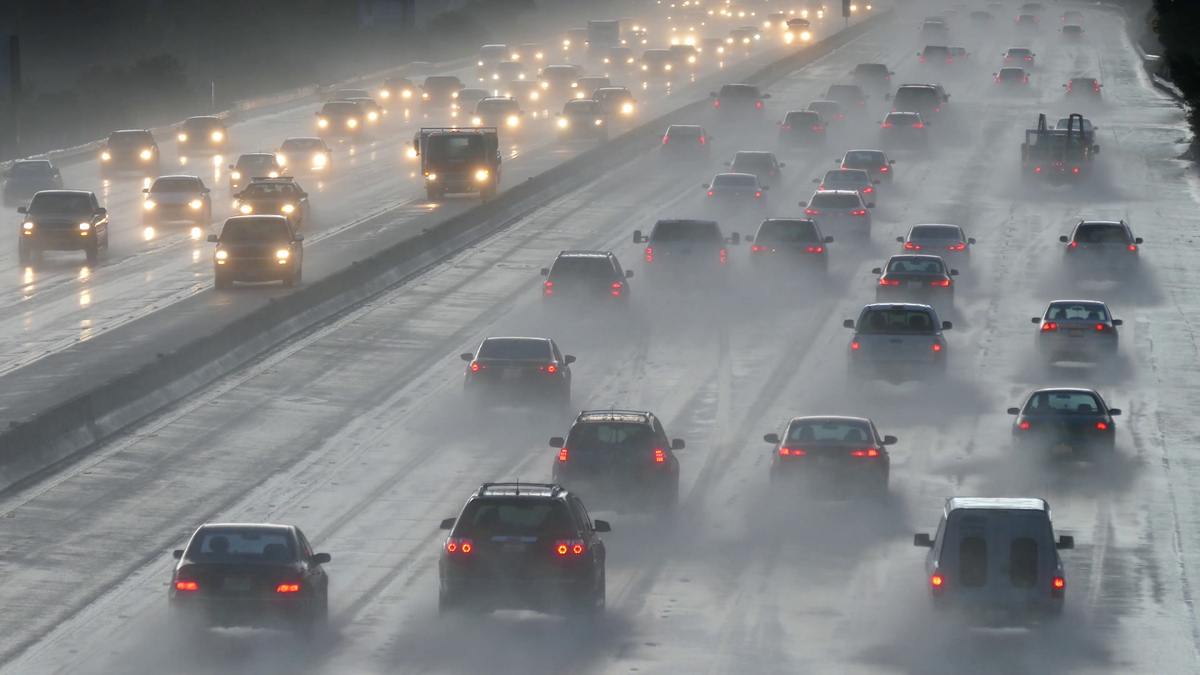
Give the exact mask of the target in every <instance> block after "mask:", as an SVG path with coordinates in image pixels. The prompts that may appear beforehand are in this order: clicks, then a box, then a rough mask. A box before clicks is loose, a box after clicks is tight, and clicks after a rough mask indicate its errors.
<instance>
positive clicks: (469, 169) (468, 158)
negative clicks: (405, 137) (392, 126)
mask: <svg viewBox="0 0 1200 675" xmlns="http://www.w3.org/2000/svg"><path fill="white" fill-rule="evenodd" d="M413 151H414V152H415V153H416V155H417V157H419V158H420V160H421V173H422V175H424V176H425V194H426V196H427V197H428V198H429V200H430V201H438V200H440V199H441V198H442V197H443V196H444V195H446V194H447V193H452V192H456V193H470V192H477V193H479V195H480V196H481V197H483V198H484V199H490V198H491V197H493V196H495V194H496V189H497V186H498V185H499V184H500V141H499V135H498V133H497V129H496V127H467V128H441V127H434V128H423V129H421V131H420V133H418V135H417V137H416V138H414V139H413Z"/></svg>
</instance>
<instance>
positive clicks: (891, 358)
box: [842, 302, 953, 384]
mask: <svg viewBox="0 0 1200 675" xmlns="http://www.w3.org/2000/svg"><path fill="white" fill-rule="evenodd" d="M842 325H843V326H845V327H846V328H851V329H854V335H853V337H851V338H850V345H849V348H848V349H847V352H848V354H849V362H848V370H847V373H848V375H849V377H850V379H851V381H852V382H858V381H862V380H867V379H876V378H882V379H886V380H888V381H891V382H894V383H897V384H899V383H901V382H905V381H907V380H912V379H920V378H933V379H942V378H944V377H945V375H946V358H947V355H948V352H949V343H947V342H946V338H945V336H944V335H943V334H942V332H943V331H947V330H950V329H951V328H952V327H953V326H952V324H951V323H950V322H949V321H940V320H939V319H938V315H937V312H936V311H935V310H934V308H933V307H930V306H929V305H924V304H918V303H911V302H906V303H876V304H872V305H867V306H866V307H863V309H862V312H861V313H859V315H858V321H855V320H854V319H846V320H845V321H844V322H843V323H842Z"/></svg>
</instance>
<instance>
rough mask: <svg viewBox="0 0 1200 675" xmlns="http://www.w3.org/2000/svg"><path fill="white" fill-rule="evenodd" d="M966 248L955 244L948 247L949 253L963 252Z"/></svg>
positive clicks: (964, 245) (963, 245)
mask: <svg viewBox="0 0 1200 675" xmlns="http://www.w3.org/2000/svg"><path fill="white" fill-rule="evenodd" d="M966 248H967V245H966V244H955V245H954V246H951V247H950V250H951V251H965V250H966Z"/></svg>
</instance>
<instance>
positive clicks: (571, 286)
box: [542, 251, 633, 301]
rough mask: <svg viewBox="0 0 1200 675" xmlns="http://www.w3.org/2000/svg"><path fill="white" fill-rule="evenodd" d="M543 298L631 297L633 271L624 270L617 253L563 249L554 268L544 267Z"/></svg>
mask: <svg viewBox="0 0 1200 675" xmlns="http://www.w3.org/2000/svg"><path fill="white" fill-rule="evenodd" d="M542 276H544V277H546V281H545V282H543V283H542V297H543V298H545V299H547V300H555V299H558V298H564V297H565V298H596V299H597V300H614V299H619V300H625V301H627V300H629V284H628V283H627V282H626V281H625V280H626V279H629V278H631V277H632V276H633V270H622V269H621V263H620V262H618V261H617V256H615V255H613V254H612V253H608V252H605V251H563V252H562V253H559V254H558V257H557V258H555V259H554V264H553V265H551V266H550V267H543V268H542Z"/></svg>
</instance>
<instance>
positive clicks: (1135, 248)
mask: <svg viewBox="0 0 1200 675" xmlns="http://www.w3.org/2000/svg"><path fill="white" fill-rule="evenodd" d="M1076 171H1078V169H1076ZM1129 250H1130V251H1136V250H1137V244H1130V245H1129Z"/></svg>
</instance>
